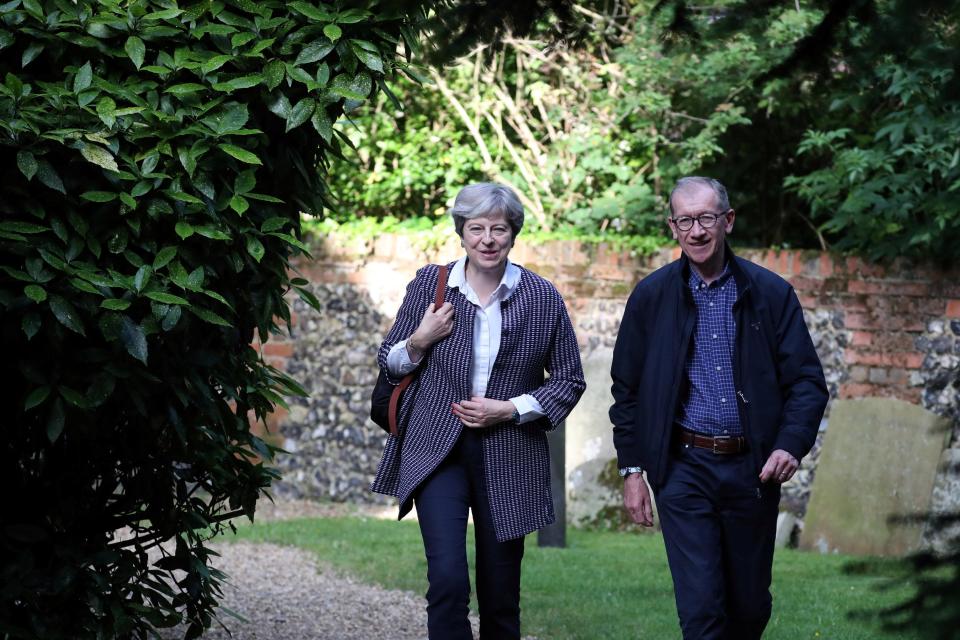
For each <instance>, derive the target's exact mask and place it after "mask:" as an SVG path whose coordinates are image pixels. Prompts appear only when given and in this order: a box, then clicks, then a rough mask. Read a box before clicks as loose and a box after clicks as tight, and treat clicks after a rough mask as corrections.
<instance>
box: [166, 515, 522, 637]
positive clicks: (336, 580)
mask: <svg viewBox="0 0 960 640" xmlns="http://www.w3.org/2000/svg"><path fill="white" fill-rule="evenodd" d="M358 513H364V514H366V515H373V516H378V517H389V518H394V517H396V507H393V508H390V509H385V508H383V507H379V508H375V507H357V506H347V505H329V504H318V503H311V502H302V503H291V502H281V503H277V504H276V505H271V504H270V503H269V502H265V503H263V504H260V505H257V520H258V521H263V520H276V519H287V518H305V517H318V516H319V517H325V516H326V517H329V516H338V515H339V516H342V515H347V514H358ZM211 546H212V547H213V548H214V549H215V550H216V551H217V552H218V553H220V558H219V559H217V560H216V562H215V563H214V564H215V566H216V567H217V568H219V569H220V570H222V571H224V572H226V573H227V574H228V575H229V576H230V577H229V582H228V584H226V585H225V586H224V590H223V600H222V602H221V604H222V605H223V606H224V607H226V608H228V609H230V610H231V611H235V612H236V613H238V614H240V615H241V616H243V617H244V618H246V619H247V621H248V622H243V621H240V620H237V619H236V618H233V617H231V616H229V615H227V614H226V613H225V612H221V619H222V621H223V622H224V623H225V624H226V626H227V627H228V628H229V630H230V632H229V633H228V632H227V631H226V630H224V629H223V628H221V627H219V626H217V625H215V626H214V627H213V628H211V629H210V630H209V631H208V632H207V633H206V634H204V636H203V637H204V638H210V639H213V640H422V639H425V638H426V635H427V634H426V629H427V614H426V610H425V605H426V602H425V600H424V599H423V595H422V594H415V593H409V592H406V591H397V590H388V589H383V588H381V587H377V586H371V585H368V584H363V583H361V582H358V581H356V580H354V579H353V578H351V577H349V576H346V575H343V574H341V573H339V572H337V571H335V570H333V569H332V568H330V567H328V566H324V565H323V564H321V563H318V562H317V560H316V558H315V556H313V555H312V554H310V553H308V552H306V551H302V550H300V549H297V548H294V547H283V546H279V545H274V544H254V543H249V542H236V543H219V544H213V545H211ZM470 621H471V623H472V624H473V633H474V636H475V637H476V636H478V635H479V630H478V622H477V619H476V617H475V616H474V615H471V616H470ZM183 632H184V629H183V628H181V627H178V628H175V629H172V630H166V631H164V632H162V634H161V636H162V638H163V639H164V640H175V639H178V638H182V637H183ZM231 634H232V635H231ZM525 640H536V639H535V638H532V637H527V638H526V639H525Z"/></svg>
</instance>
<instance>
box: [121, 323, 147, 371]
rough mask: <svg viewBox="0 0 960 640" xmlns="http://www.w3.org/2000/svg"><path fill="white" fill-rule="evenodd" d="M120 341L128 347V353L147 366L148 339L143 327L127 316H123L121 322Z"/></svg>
mask: <svg viewBox="0 0 960 640" xmlns="http://www.w3.org/2000/svg"><path fill="white" fill-rule="evenodd" d="M120 341H121V342H122V343H123V346H124V347H126V349H127V353H129V354H130V355H131V356H133V357H134V358H136V359H137V360H139V361H140V362H142V363H143V364H147V337H146V336H145V335H144V333H143V327H141V326H140V325H138V324H137V323H136V322H134V321H133V320H131V319H130V318H128V317H127V316H123V320H122V321H121V325H120Z"/></svg>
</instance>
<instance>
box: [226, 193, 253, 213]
mask: <svg viewBox="0 0 960 640" xmlns="http://www.w3.org/2000/svg"><path fill="white" fill-rule="evenodd" d="M230 208H231V209H233V210H234V211H236V212H237V213H239V214H243V213H244V212H245V211H246V210H247V209H249V208H250V203H249V202H248V201H247V199H246V198H244V197H243V196H239V195H235V196H233V197H232V198H230Z"/></svg>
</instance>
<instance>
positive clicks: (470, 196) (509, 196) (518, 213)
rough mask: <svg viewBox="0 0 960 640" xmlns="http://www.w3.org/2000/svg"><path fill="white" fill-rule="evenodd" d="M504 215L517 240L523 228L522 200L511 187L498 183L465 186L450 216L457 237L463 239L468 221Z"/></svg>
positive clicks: (455, 200) (454, 202) (455, 201)
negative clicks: (481, 217)
mask: <svg viewBox="0 0 960 640" xmlns="http://www.w3.org/2000/svg"><path fill="white" fill-rule="evenodd" d="M500 213H502V214H503V215H504V217H505V218H506V219H507V222H508V223H509V224H510V229H511V230H512V231H513V237H514V238H516V237H517V234H519V233H520V229H522V228H523V205H522V204H520V198H518V197H517V194H516V193H515V192H514V191H513V189H511V188H510V187H505V186H503V185H502V184H497V183H496V182H480V183H477V184H470V185H467V186H465V187H464V188H463V189H461V190H460V193H458V194H457V197H456V199H454V201H453V208H452V209H450V215H451V216H452V217H453V224H454V226H455V227H456V229H457V235H458V236H460V237H461V238H462V237H463V225H464V224H466V222H467V220H471V219H473V218H479V217H480V216H491V215H493V216H495V215H497V214H500Z"/></svg>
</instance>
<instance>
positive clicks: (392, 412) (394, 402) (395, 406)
mask: <svg viewBox="0 0 960 640" xmlns="http://www.w3.org/2000/svg"><path fill="white" fill-rule="evenodd" d="M446 292H447V265H445V264H444V265H440V275H439V277H438V278H437V293H436V294H435V295H434V297H433V304H434V306H433V308H434V309H439V308H440V307H441V306H443V299H444V294H445V293H446ZM414 374H415V372H410V373H408V374H407V375H405V376H403V379H402V380H400V384H398V385H397V386H395V387H394V388H393V391H392V392H391V393H390V405H389V407H388V410H387V422H389V423H390V433H391V434H392V435H397V433H398V432H399V427H398V426H397V411H399V409H400V406H399V405H400V394H402V393H403V391H404V390H405V389H406V388H407V387H409V386H410V383H411V382H413V377H414Z"/></svg>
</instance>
